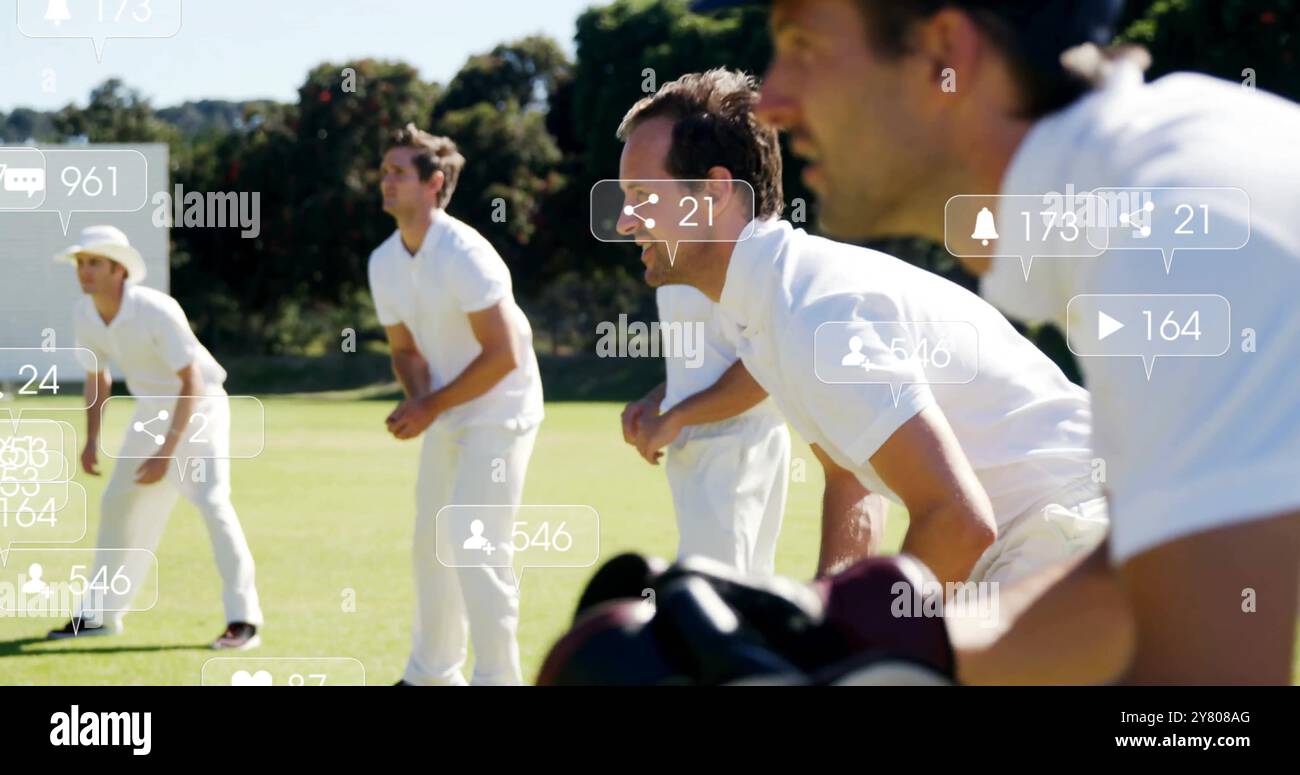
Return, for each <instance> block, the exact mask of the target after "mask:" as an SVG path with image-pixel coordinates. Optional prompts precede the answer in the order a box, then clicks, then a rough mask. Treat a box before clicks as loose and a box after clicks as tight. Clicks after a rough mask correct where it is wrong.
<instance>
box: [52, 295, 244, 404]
mask: <svg viewBox="0 0 1300 775" xmlns="http://www.w3.org/2000/svg"><path fill="white" fill-rule="evenodd" d="M73 318H74V325H75V328H76V335H77V346H78V347H84V348H86V349H87V350H90V351H91V352H92V353H94V354H95V358H97V359H98V364H96V363H95V362H93V361H91V360H90V359H89V358H86V357H85V355H84V353H78V356H79V358H78V359H79V360H80V361H81V365H82V366H83V367H84V368H85V369H86V370H87V371H90V370H92V369H94V368H96V366H98V368H99V370H100V371H108V370H109V364H110V363H111V364H112V365H113V366H114V367H116V369H117V370H118V373H119V374H120V375H121V376H123V377H124V378H125V379H126V386H127V389H128V390H130V391H131V394H132V395H135V396H175V395H177V394H178V393H179V391H180V389H181V378H180V377H179V376H177V372H179V371H180V370H181V369H183V368H185V367H186V366H188V365H190V364H191V363H195V364H197V365H198V368H199V373H200V374H201V375H202V377H203V386H204V393H205V395H222V394H224V392H225V390H224V389H223V388H222V384H223V383H224V382H225V381H226V371H225V369H223V368H221V366H220V364H218V363H217V361H216V359H215V358H213V357H212V353H210V352H208V348H206V347H204V346H203V345H202V344H201V343H200V342H199V340H198V337H196V336H195V335H194V331H193V330H191V329H190V323H189V320H187V319H186V317H185V311H184V310H182V309H181V305H180V304H178V303H177V302H176V300H175V299H173V298H172V297H171V296H168V295H167V294H165V293H163V292H161V291H156V290H154V289H153V288H145V287H142V286H140V285H137V284H135V283H127V284H126V286H125V287H124V288H123V290H122V306H121V308H120V309H119V310H118V311H117V316H116V317H114V318H113V320H112V322H111V323H107V324H106V323H104V319H103V318H101V317H100V316H99V311H98V310H96V309H95V302H94V301H93V300H92V299H91V298H90V297H89V296H83V297H82V298H81V300H80V301H78V302H77V306H76V309H75V311H74V313H73Z"/></svg>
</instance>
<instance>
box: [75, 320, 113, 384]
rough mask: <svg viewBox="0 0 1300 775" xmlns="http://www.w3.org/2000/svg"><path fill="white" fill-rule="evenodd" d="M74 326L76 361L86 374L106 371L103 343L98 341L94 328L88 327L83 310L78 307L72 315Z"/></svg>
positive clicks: (106, 357) (106, 358)
mask: <svg viewBox="0 0 1300 775" xmlns="http://www.w3.org/2000/svg"><path fill="white" fill-rule="evenodd" d="M74 327H75V333H76V341H77V348H78V349H77V351H76V357H77V363H79V364H81V367H82V368H83V369H85V370H86V373H87V374H98V373H101V372H105V371H108V355H107V354H106V353H105V352H104V346H103V344H102V343H100V341H99V338H98V337H97V336H96V335H95V333H94V329H92V328H91V327H90V325H89V324H88V321H87V320H86V317H85V314H84V312H83V311H82V310H81V309H80V308H78V310H77V312H76V314H75V315H74Z"/></svg>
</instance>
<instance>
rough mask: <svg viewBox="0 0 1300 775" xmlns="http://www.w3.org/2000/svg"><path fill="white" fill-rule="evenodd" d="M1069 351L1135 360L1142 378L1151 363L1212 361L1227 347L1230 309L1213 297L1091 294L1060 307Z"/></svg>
mask: <svg viewBox="0 0 1300 775" xmlns="http://www.w3.org/2000/svg"><path fill="white" fill-rule="evenodd" d="M1065 335H1066V343H1067V345H1068V346H1069V348H1070V352H1072V353H1074V354H1075V355H1077V356H1079V357H1081V358H1117V357H1137V358H1141V359H1142V365H1143V367H1144V368H1145V369H1146V375H1147V379H1148V380H1150V379H1151V370H1152V369H1153V368H1154V367H1155V362H1156V358H1216V357H1218V356H1220V355H1223V354H1224V353H1226V352H1227V351H1228V348H1229V347H1230V346H1231V343H1232V307H1231V305H1230V304H1229V303H1228V300H1227V299H1226V298H1224V297H1222V296H1219V295H1218V294H1211V293H1205V294H1195V293H1193V294H1175V293H1147V294H1139V293H1092V294H1080V295H1078V296H1075V297H1073V298H1072V299H1070V301H1069V303H1068V304H1066V307H1065Z"/></svg>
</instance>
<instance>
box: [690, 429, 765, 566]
mask: <svg viewBox="0 0 1300 775" xmlns="http://www.w3.org/2000/svg"><path fill="white" fill-rule="evenodd" d="M667 458H668V459H667V463H666V466H667V469H668V487H669V489H670V490H672V494H673V508H674V510H675V511H676V513H677V533H678V536H679V541H678V545H677V556H678V557H679V558H683V557H688V556H692V555H696V556H704V557H709V558H711V559H715V560H718V561H720V562H724V563H726V564H727V565H730V566H731V567H733V568H736V569H737V570H740V571H742V572H744V573H756V574H760V575H771V574H772V573H774V572H775V565H776V540H777V536H778V534H779V533H780V532H781V518H782V516H783V514H784V512H785V498H786V492H787V490H788V489H789V479H790V431H789V430H787V429H786V426H785V421H784V420H783V419H782V418H781V417H780V416H776V417H773V416H772V415H771V414H757V415H753V416H745V415H741V416H739V417H734V418H732V419H730V420H723V421H721V422H717V423H709V424H708V425H696V426H691V427H688V428H686V429H685V430H683V431H682V433H681V435H680V436H679V437H678V438H677V439H676V440H675V441H674V442H673V443H672V444H670V445H669V447H668V455H667Z"/></svg>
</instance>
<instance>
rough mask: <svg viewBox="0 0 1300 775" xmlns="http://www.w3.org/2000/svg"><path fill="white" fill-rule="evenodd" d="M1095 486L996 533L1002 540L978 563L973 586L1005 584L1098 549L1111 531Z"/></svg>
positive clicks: (1060, 497) (1069, 491)
mask: <svg viewBox="0 0 1300 775" xmlns="http://www.w3.org/2000/svg"><path fill="white" fill-rule="evenodd" d="M1107 511H1108V509H1107V504H1106V499H1105V498H1104V497H1098V496H1097V490H1096V485H1093V484H1090V483H1080V484H1078V485H1075V486H1073V487H1069V488H1066V489H1065V490H1063V491H1062V492H1059V493H1057V494H1056V495H1055V496H1054V497H1052V498H1049V499H1048V500H1047V501H1045V502H1043V503H1039V504H1037V505H1035V506H1033V507H1031V508H1029V509H1027V510H1026V511H1025V512H1024V513H1023V514H1021V515H1019V516H1018V517H1016V518H1015V519H1013V520H1011V521H1010V522H1009V523H1007V525H1005V526H1000V527H999V528H998V540H997V541H995V542H994V543H993V545H992V546H990V547H989V548H988V549H986V550H985V551H984V554H983V555H981V556H980V558H979V560H977V561H976V563H975V567H974V568H973V569H972V570H971V575H970V579H969V580H970V581H996V582H999V583H1001V584H1007V583H1010V582H1013V581H1018V580H1019V579H1022V578H1025V577H1026V576H1029V575H1031V574H1033V573H1035V572H1037V571H1039V570H1041V569H1043V568H1046V567H1048V566H1050V565H1055V564H1057V563H1060V562H1064V561H1065V560H1067V559H1069V558H1071V557H1075V556H1078V555H1080V554H1086V553H1087V552H1090V551H1092V550H1093V549H1095V548H1097V546H1098V545H1099V544H1100V543H1101V542H1102V540H1103V539H1104V538H1105V537H1106V531H1107V529H1108V528H1109V526H1110V519H1109V517H1108V516H1107Z"/></svg>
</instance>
